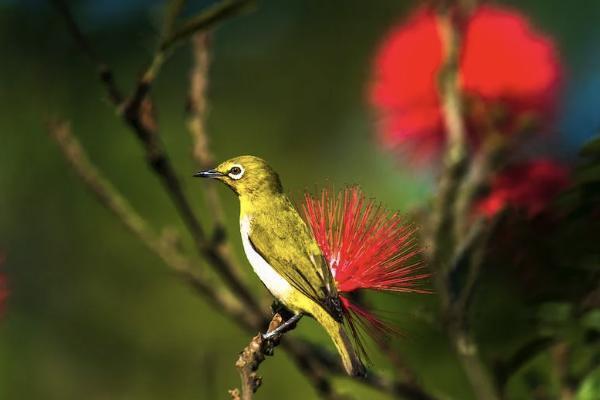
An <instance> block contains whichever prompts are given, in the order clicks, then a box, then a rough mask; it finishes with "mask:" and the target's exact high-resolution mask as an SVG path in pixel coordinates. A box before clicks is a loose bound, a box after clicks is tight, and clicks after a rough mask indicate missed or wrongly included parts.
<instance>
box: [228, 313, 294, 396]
mask: <svg viewBox="0 0 600 400" xmlns="http://www.w3.org/2000/svg"><path fill="white" fill-rule="evenodd" d="M283 322H284V321H283V317H282V316H281V315H280V314H275V315H274V316H273V318H272V319H271V323H270V324H269V328H268V329H267V332H271V331H274V330H275V329H277V328H278V327H279V326H281V324H283ZM280 339H281V335H276V336H275V337H273V338H272V339H271V340H264V339H263V337H262V334H260V333H259V334H258V335H256V336H254V337H253V338H252V340H251V341H250V343H249V344H248V346H246V347H245V348H244V350H242V352H241V353H240V356H239V357H238V359H237V361H236V362H235V366H236V368H237V369H238V371H239V373H240V378H241V381H242V386H241V388H242V389H241V391H240V393H241V396H240V399H241V400H250V399H252V397H253V395H254V393H255V392H256V391H257V390H258V388H259V387H260V385H261V383H262V378H261V377H260V376H259V375H258V367H259V366H260V364H261V363H262V362H263V361H264V360H265V357H266V356H268V355H273V351H274V349H275V347H276V346H277V345H278V344H279V340H280Z"/></svg>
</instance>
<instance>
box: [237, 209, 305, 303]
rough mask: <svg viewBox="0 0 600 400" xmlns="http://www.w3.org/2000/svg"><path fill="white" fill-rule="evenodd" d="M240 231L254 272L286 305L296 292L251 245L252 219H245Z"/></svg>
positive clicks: (241, 223) (241, 221) (242, 220)
mask: <svg viewBox="0 0 600 400" xmlns="http://www.w3.org/2000/svg"><path fill="white" fill-rule="evenodd" d="M240 231H241V233H242V244H243V246H244V252H245V253H246V257H247V258H248V261H249V262H250V265H252V268H253V269H254V272H255V273H256V275H258V277H259V278H260V280H261V281H262V282H263V284H264V285H265V286H266V287H267V289H269V291H270V292H271V294H272V295H273V296H275V297H276V298H277V299H278V300H280V301H283V302H284V303H285V299H286V298H287V297H288V296H289V294H290V293H291V292H292V291H293V290H294V289H293V288H292V286H291V285H290V284H289V283H288V281H286V280H285V279H284V278H283V277H282V276H281V275H279V273H277V271H275V269H273V267H271V266H270V265H269V263H268V262H267V261H266V260H265V259H264V258H262V256H261V255H260V254H258V252H257V251H256V250H254V247H252V244H251V243H250V239H249V234H250V218H249V217H244V218H242V219H241V220H240Z"/></svg>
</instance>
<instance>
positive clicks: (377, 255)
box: [302, 187, 429, 336]
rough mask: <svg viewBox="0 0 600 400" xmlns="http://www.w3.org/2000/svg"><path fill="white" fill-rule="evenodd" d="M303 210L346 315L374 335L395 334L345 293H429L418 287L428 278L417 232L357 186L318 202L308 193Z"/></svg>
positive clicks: (324, 195)
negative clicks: (362, 291) (366, 291)
mask: <svg viewBox="0 0 600 400" xmlns="http://www.w3.org/2000/svg"><path fill="white" fill-rule="evenodd" d="M302 211H303V213H304V217H305V219H306V221H307V222H308V224H309V226H310V227H311V229H312V232H313V234H314V236H315V238H316V240H317V243H318V245H319V247H320V248H321V250H322V251H323V255H324V257H325V259H326V260H327V262H328V264H329V267H330V268H331V271H332V274H333V276H334V278H335V282H336V286H337V289H338V291H339V292H340V294H341V300H342V304H343V306H344V308H345V310H346V312H347V314H349V315H350V316H351V317H352V318H355V319H357V320H358V322H359V323H360V324H361V325H362V326H363V327H364V328H367V331H370V330H371V332H370V333H373V331H372V330H373V329H374V330H375V331H378V332H380V333H389V332H391V331H392V329H391V328H389V327H388V326H387V325H385V324H384V323H383V322H382V321H381V320H380V319H379V318H378V317H377V316H375V315H374V314H372V313H370V312H369V311H367V310H365V309H363V308H361V307H359V306H357V305H355V304H352V303H351V302H350V300H349V298H348V296H344V294H345V293H346V294H348V293H350V292H354V291H356V290H359V289H371V290H379V291H390V292H417V293H428V291H427V290H425V289H423V288H421V287H420V284H421V283H422V282H423V279H424V278H426V277H428V276H429V274H426V273H419V271H420V270H421V268H422V264H421V262H420V260H419V254H420V252H421V250H420V248H419V247H418V246H417V243H416V235H415V228H414V226H413V225H411V224H408V223H407V222H406V220H405V219H404V218H403V217H402V216H401V215H400V214H399V213H396V212H394V213H392V212H390V211H388V210H386V209H384V208H383V207H382V206H381V205H378V204H376V203H375V202H374V201H373V200H368V199H366V198H365V196H364V194H363V193H362V192H361V191H360V190H359V189H358V188H356V187H351V188H347V189H346V190H344V191H343V192H342V193H339V194H338V195H337V196H332V194H331V193H330V191H329V190H323V191H322V192H321V195H320V197H319V198H314V197H312V196H310V195H308V194H307V195H305V202H304V205H303V207H302ZM350 322H352V321H350ZM353 330H354V327H353ZM374 336H377V335H374Z"/></svg>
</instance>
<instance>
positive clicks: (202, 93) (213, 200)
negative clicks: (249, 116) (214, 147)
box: [187, 32, 225, 242]
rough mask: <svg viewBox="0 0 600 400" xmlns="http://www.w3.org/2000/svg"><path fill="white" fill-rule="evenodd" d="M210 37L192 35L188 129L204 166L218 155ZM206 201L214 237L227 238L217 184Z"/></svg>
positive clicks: (209, 189)
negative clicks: (210, 97) (209, 116)
mask: <svg viewBox="0 0 600 400" xmlns="http://www.w3.org/2000/svg"><path fill="white" fill-rule="evenodd" d="M209 41H210V37H209V35H208V34H207V33H204V32H202V33H196V34H195V35H194V36H193V37H192V55H193V59H194V66H193V68H192V71H191V73H190V91H189V97H188V111H189V117H188V123H187V125H188V130H189V132H190V135H191V137H192V156H193V157H194V160H196V164H198V166H199V167H200V168H201V169H207V168H212V167H214V166H215V158H214V156H213V155H212V153H211V151H210V147H209V139H208V135H207V134H206V113H207V101H206V90H207V86H208V70H209V65H210V53H209ZM204 194H205V196H206V203H207V205H208V207H209V208H210V210H211V214H212V215H213V220H214V228H213V240H216V241H220V242H224V241H225V213H224V212H223V207H222V206H221V201H220V200H219V196H218V194H217V188H216V186H215V185H208V186H207V187H206V188H205V189H204Z"/></svg>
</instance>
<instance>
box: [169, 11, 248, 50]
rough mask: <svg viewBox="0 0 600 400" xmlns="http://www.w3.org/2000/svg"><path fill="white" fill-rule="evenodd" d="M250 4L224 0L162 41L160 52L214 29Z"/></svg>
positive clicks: (191, 19) (192, 18)
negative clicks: (195, 34)
mask: <svg viewBox="0 0 600 400" xmlns="http://www.w3.org/2000/svg"><path fill="white" fill-rule="evenodd" d="M250 3H251V2H250V1H249V0H222V1H221V2H219V3H217V4H215V5H213V6H211V7H210V8H208V9H206V10H203V11H202V12H201V13H199V14H197V15H195V16H194V17H191V18H190V19H189V20H188V21H186V22H184V23H183V24H182V26H181V27H179V28H178V29H177V30H175V31H174V32H173V33H172V34H171V35H169V37H167V38H165V40H163V41H162V43H161V44H160V46H159V50H161V51H162V50H166V49H167V48H170V47H172V46H173V45H174V44H176V43H177V42H179V41H181V40H183V39H186V38H188V37H190V36H191V35H193V34H194V33H196V32H198V31H205V30H207V29H209V28H212V27H213V26H214V25H215V24H216V23H218V22H219V21H221V20H223V19H227V18H229V17H232V16H234V15H237V14H239V13H240V12H242V11H243V10H244V8H245V7H246V6H247V5H248V4H250Z"/></svg>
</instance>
